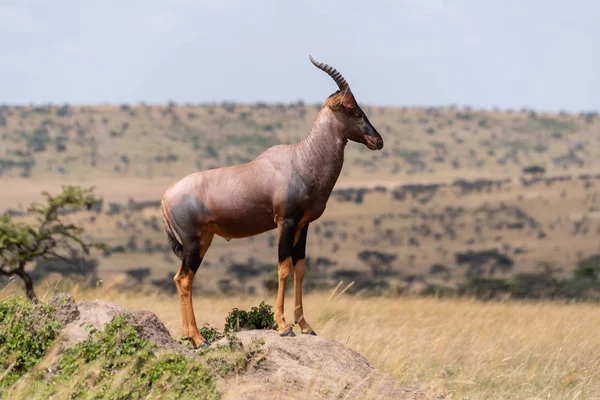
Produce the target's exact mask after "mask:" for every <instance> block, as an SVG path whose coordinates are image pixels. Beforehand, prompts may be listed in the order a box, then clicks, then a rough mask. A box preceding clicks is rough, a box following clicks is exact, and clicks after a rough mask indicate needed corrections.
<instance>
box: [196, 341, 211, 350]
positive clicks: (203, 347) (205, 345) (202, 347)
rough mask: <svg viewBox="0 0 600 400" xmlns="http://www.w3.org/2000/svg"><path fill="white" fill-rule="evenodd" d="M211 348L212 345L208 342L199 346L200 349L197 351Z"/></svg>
mask: <svg viewBox="0 0 600 400" xmlns="http://www.w3.org/2000/svg"><path fill="white" fill-rule="evenodd" d="M209 346H210V343H208V342H207V341H206V340H205V341H204V342H202V343H200V345H199V346H198V348H197V349H196V350H201V349H205V348H207V347H209Z"/></svg>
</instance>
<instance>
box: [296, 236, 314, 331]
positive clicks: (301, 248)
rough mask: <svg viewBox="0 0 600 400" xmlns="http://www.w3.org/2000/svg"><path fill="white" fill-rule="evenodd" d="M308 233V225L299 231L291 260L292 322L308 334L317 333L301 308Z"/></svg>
mask: <svg viewBox="0 0 600 400" xmlns="http://www.w3.org/2000/svg"><path fill="white" fill-rule="evenodd" d="M307 234H308V225H305V226H304V228H302V230H301V231H300V235H299V236H298V239H297V240H296V243H295V244H294V250H293V252H292V262H293V264H294V323H296V324H298V325H300V329H301V330H302V333H304V334H308V335H315V336H316V335H317V334H316V333H315V331H314V330H313V329H312V328H311V327H310V325H309V324H308V322H306V319H305V318H304V310H303V308H302V281H303V280H304V275H306V253H305V252H306V237H307Z"/></svg>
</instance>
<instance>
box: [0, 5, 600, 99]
mask: <svg viewBox="0 0 600 400" xmlns="http://www.w3.org/2000/svg"><path fill="white" fill-rule="evenodd" d="M598 49H600V2H598V1H594V0H588V1H584V0H571V1H568V2H567V1H556V0H546V1H544V0H493V1H489V0H488V1H486V0H447V1H446V0H389V1H374V0H370V1H360V2H359V1H352V0H345V1H324V0H311V1H282V0H279V1H278V0H255V1H247V0H246V1H244V0H232V1H225V0H171V1H157V0H145V1H126V0H123V1H109V0H102V1H96V2H92V1H84V0H74V1H66V0H55V1H42V0H31V1H27V0H20V1H11V0H0V103H8V104H15V103H21V104H22V103H48V102H51V103H63V102H68V103H77V104H82V103H86V104H90V103H104V102H110V103H137V102H140V101H144V102H148V103H165V102H167V101H169V100H174V101H176V102H186V101H190V102H194V103H197V102H210V101H219V102H220V101H224V100H233V101H237V102H254V101H268V102H275V101H281V102H292V101H296V100H298V99H302V100H304V101H307V102H311V103H313V102H321V101H323V100H324V99H325V98H326V97H327V96H328V95H329V94H330V93H332V92H333V91H334V90H335V84H334V83H333V81H331V80H330V79H329V78H328V77H327V76H326V75H325V74H324V73H323V72H321V71H318V70H317V69H316V68H314V67H313V66H312V65H311V64H310V61H309V60H308V55H309V54H312V55H313V57H315V58H316V59H317V60H319V61H323V62H326V63H329V64H331V65H333V66H334V67H335V68H337V69H338V70H339V71H340V72H342V73H343V74H344V76H345V77H346V79H347V80H348V82H349V83H350V86H351V87H352V88H353V91H354V93H355V95H356V97H357V99H358V100H359V102H360V103H363V104H372V105H396V106H410V105H419V106H430V105H431V106H443V105H450V104H455V105H471V106H473V107H476V108H492V107H494V106H498V107H500V108H503V109H506V108H512V109H518V108H521V107H529V108H535V109H538V110H553V111H557V110H561V109H564V110H568V111H582V110H585V111H588V110H598V109H600V81H599V80H598V74H599V73H600V60H599V58H600V56H599V55H598V54H599V50H598Z"/></svg>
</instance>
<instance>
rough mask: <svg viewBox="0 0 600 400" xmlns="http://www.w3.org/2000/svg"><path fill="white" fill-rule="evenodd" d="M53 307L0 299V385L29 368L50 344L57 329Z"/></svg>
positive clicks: (20, 298) (18, 300) (12, 380)
mask: <svg viewBox="0 0 600 400" xmlns="http://www.w3.org/2000/svg"><path fill="white" fill-rule="evenodd" d="M53 317H54V308H53V307H52V306H50V305H48V304H40V303H33V302H32V301H29V300H26V299H23V298H22V297H17V298H9V299H5V300H3V301H2V302H0V371H1V372H0V388H4V387H7V386H9V385H11V384H12V383H14V382H15V381H17V380H18V379H19V378H20V377H21V376H23V375H25V374H26V373H27V372H28V371H29V370H30V369H31V368H33V367H34V366H35V365H36V364H37V363H38V362H39V361H40V359H41V358H42V357H43V356H44V354H45V352H46V350H47V349H48V348H49V347H50V346H51V345H52V343H53V342H54V339H56V337H57V336H58V332H59V330H60V328H61V325H60V323H58V322H56V321H54V320H53Z"/></svg>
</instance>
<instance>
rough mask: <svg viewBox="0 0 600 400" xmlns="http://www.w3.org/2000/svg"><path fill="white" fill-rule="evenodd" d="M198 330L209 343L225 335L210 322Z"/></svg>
mask: <svg viewBox="0 0 600 400" xmlns="http://www.w3.org/2000/svg"><path fill="white" fill-rule="evenodd" d="M198 332H199V333H200V335H202V337H203V338H204V339H205V340H207V341H208V342H209V343H212V342H214V341H215V340H219V339H221V338H222V337H223V336H224V335H223V334H222V333H221V332H219V331H218V330H217V329H216V328H214V327H212V326H210V325H209V324H206V323H205V324H204V326H203V327H202V328H200V329H198Z"/></svg>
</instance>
